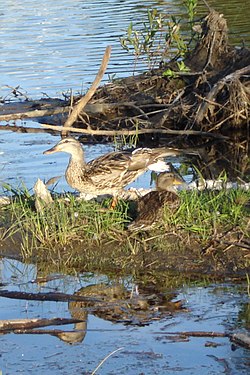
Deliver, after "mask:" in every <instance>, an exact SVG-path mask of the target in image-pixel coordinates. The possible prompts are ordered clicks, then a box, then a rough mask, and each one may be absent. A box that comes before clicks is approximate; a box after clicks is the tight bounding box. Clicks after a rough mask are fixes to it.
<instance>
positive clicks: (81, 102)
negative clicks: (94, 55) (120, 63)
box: [62, 46, 111, 135]
mask: <svg viewBox="0 0 250 375" xmlns="http://www.w3.org/2000/svg"><path fill="white" fill-rule="evenodd" d="M110 54H111V47H110V46H108V47H107V48H106V51H105V53H104V56H103V59H102V63H101V66H100V69H99V71H98V73H97V75H96V78H95V80H94V82H93V83H92V85H91V87H90V89H89V90H88V92H87V93H86V94H85V95H84V97H83V98H81V99H80V100H79V102H78V103H77V104H76V105H75V107H74V108H73V110H72V112H71V113H70V115H69V117H68V119H67V120H66V121H65V124H64V130H66V128H67V127H71V126H72V124H73V123H74V122H76V120H77V118H78V116H79V114H80V113H81V112H82V110H83V108H84V107H85V105H86V104H87V103H88V102H89V100H90V99H91V98H92V96H93V95H94V93H95V92H96V89H97V88H98V86H99V84H100V82H101V80H102V77H103V75H104V73H105V71H106V68H107V65H108V62H109V58H110ZM66 133H67V132H66ZM66 133H65V134H66ZM65 134H64V131H63V132H62V135H65Z"/></svg>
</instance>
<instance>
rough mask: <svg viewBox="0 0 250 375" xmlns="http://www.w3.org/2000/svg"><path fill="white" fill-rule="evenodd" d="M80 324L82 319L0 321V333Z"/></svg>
mask: <svg viewBox="0 0 250 375" xmlns="http://www.w3.org/2000/svg"><path fill="white" fill-rule="evenodd" d="M80 322H82V319H66V318H53V319H14V320H13V319H12V320H0V333H1V334H2V333H8V332H11V331H14V330H26V329H32V328H39V327H48V326H58V325H65V324H75V323H80Z"/></svg>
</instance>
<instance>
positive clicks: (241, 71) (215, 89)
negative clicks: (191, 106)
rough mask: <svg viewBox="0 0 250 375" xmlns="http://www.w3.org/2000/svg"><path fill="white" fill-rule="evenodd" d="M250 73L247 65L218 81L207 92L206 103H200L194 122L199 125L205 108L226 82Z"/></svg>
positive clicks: (249, 67)
mask: <svg viewBox="0 0 250 375" xmlns="http://www.w3.org/2000/svg"><path fill="white" fill-rule="evenodd" d="M249 72H250V65H247V66H245V67H244V68H242V69H238V70H236V71H234V72H233V73H230V74H228V75H227V76H226V77H224V78H222V79H221V80H219V81H218V82H217V83H216V84H215V85H214V86H213V88H212V90H210V91H209V93H208V94H207V96H206V98H205V99H206V101H205V102H204V103H202V105H201V107H200V110H199V111H198V113H197V116H196V122H197V123H200V122H201V121H202V120H203V118H204V116H205V114H206V112H207V108H208V103H209V102H211V101H213V100H214V98H215V96H216V95H217V93H218V91H220V90H221V89H222V87H223V86H224V85H225V84H226V83H227V82H228V81H231V80H232V79H235V78H238V77H240V76H242V75H244V74H247V73H249Z"/></svg>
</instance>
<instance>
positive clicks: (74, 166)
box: [44, 137, 185, 198]
mask: <svg viewBox="0 0 250 375" xmlns="http://www.w3.org/2000/svg"><path fill="white" fill-rule="evenodd" d="M54 152H67V153H69V154H70V160H69V164H68V167H67V169H66V173H65V177H66V180H67V182H68V184H69V185H70V186H71V187H72V188H74V189H76V190H78V191H79V192H81V193H85V194H86V195H88V198H92V197H96V196H98V195H104V194H110V195H114V196H117V195H118V194H119V192H121V191H122V190H123V188H124V187H125V186H126V185H128V184H130V183H131V182H132V181H134V180H135V179H136V178H137V177H138V176H139V175H141V174H142V173H144V172H145V171H146V170H147V169H151V170H155V171H159V170H164V168H165V166H166V164H165V162H164V161H163V158H164V157H168V156H177V155H182V154H183V153H185V152H184V151H182V150H178V149H175V148H166V147H161V148H155V149H150V148H140V149H135V150H134V151H132V152H131V151H128V150H127V151H114V152H110V153H107V154H105V155H102V156H100V157H98V158H96V159H94V160H92V161H90V162H88V163H86V162H85V160H84V151H83V148H82V146H81V144H80V143H79V142H78V141H77V140H76V139H74V138H73V137H67V138H63V139H62V140H61V141H60V142H58V143H57V144H56V145H55V146H54V147H52V148H51V149H49V150H47V151H44V154H52V153H54ZM165 169H166V168H165Z"/></svg>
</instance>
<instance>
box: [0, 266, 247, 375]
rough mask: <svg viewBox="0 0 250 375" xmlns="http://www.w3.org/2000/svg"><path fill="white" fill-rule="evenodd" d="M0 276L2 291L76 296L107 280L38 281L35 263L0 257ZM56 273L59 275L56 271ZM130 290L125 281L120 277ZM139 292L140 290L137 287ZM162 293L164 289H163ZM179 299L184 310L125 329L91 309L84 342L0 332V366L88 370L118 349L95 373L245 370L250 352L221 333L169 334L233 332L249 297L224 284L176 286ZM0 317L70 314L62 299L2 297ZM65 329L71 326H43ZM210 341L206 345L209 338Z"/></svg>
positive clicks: (206, 374)
mask: <svg viewBox="0 0 250 375" xmlns="http://www.w3.org/2000/svg"><path fill="white" fill-rule="evenodd" d="M0 265H1V268H0V269H1V271H0V277H1V281H2V282H4V283H5V284H6V285H4V287H2V289H9V290H18V291H25V292H63V293H74V292H75V291H77V290H78V289H79V288H81V287H83V286H86V285H88V284H97V283H100V282H107V283H109V282H110V280H109V279H108V277H106V276H103V275H99V276H97V275H96V276H94V275H89V274H84V273H82V274H78V275H76V276H74V277H73V276H63V275H61V278H57V279H56V280H53V281H51V282H47V283H45V284H41V285H37V284H36V283H34V282H32V281H33V280H34V279H35V278H36V276H37V269H36V267H35V266H33V265H29V266H28V265H23V264H21V263H19V262H17V261H13V260H9V259H3V260H2V261H1V264H0ZM58 276H60V275H58ZM124 282H125V283H126V285H127V286H128V288H131V287H132V284H131V280H130V279H128V280H127V281H126V280H124ZM139 291H140V288H139ZM165 292H168V290H165ZM178 299H184V300H185V306H186V308H187V310H186V312H179V313H175V314H173V315H172V314H171V315H169V316H167V317H166V318H165V319H163V320H160V321H155V322H152V323H151V324H149V325H147V326H144V327H138V326H125V325H123V324H119V323H117V324H115V323H112V322H109V321H107V320H103V319H101V318H98V317H96V316H95V315H93V314H89V315H88V318H87V332H86V335H85V337H83V341H82V342H79V343H77V344H73V345H70V344H68V343H65V342H64V341H62V340H60V339H59V338H57V337H53V336H50V335H35V334H30V335H18V334H6V335H3V336H0V348H1V349H0V354H1V355H0V369H1V370H2V372H3V374H5V375H12V374H17V373H23V374H38V373H39V374H42V375H43V374H44V375H46V374H51V375H53V374H55V375H58V374H77V373H79V374H87V373H88V374H89V373H91V371H93V370H94V369H95V368H96V367H97V365H98V364H99V363H100V362H101V360H102V359H103V358H104V357H105V356H107V355H108V354H109V353H111V352H113V351H114V350H116V349H119V348H122V349H121V350H120V351H119V352H117V353H116V354H114V355H113V356H111V357H110V358H109V359H108V360H107V361H106V362H105V363H104V365H103V366H102V367H101V369H100V371H99V373H100V374H130V375H138V374H147V375H150V374H179V373H181V374H184V375H191V374H193V375H200V374H203V375H211V374H216V375H217V374H222V373H224V372H225V370H226V369H227V372H228V373H230V374H234V375H237V374H238V375H244V374H248V373H249V372H248V371H249V352H248V351H247V350H245V349H242V348H237V350H232V347H231V343H230V342H229V341H228V339H227V338H214V339H212V338H190V339H183V340H177V341H176V340H175V339H174V338H173V337H170V336H169V335H168V334H167V332H181V331H203V332H204V331H214V332H231V330H235V329H237V328H239V327H241V326H242V324H243V321H242V320H241V319H240V318H239V314H240V313H241V312H242V310H243V309H244V306H246V304H247V301H248V299H247V297H246V296H245V294H244V289H243V293H242V292H241V291H240V289H239V288H235V287H234V286H232V285H230V284H224V285H222V286H216V285H211V286H207V287H206V288H204V287H197V286H196V287H192V286H189V287H184V288H180V289H179V291H178V294H177V296H176V300H178ZM0 300H1V301H0V302H1V309H0V319H17V318H18V319H20V318H24V319H25V318H54V317H61V318H70V317H71V315H70V312H69V310H68V304H67V303H65V302H37V301H25V300H20V301H18V300H11V299H7V298H0ZM49 328H55V329H62V330H65V331H70V330H72V329H73V327H72V326H61V327H58V326H57V327H49ZM211 342H212V343H213V344H214V345H215V346H214V347H213V346H209V343H211Z"/></svg>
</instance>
